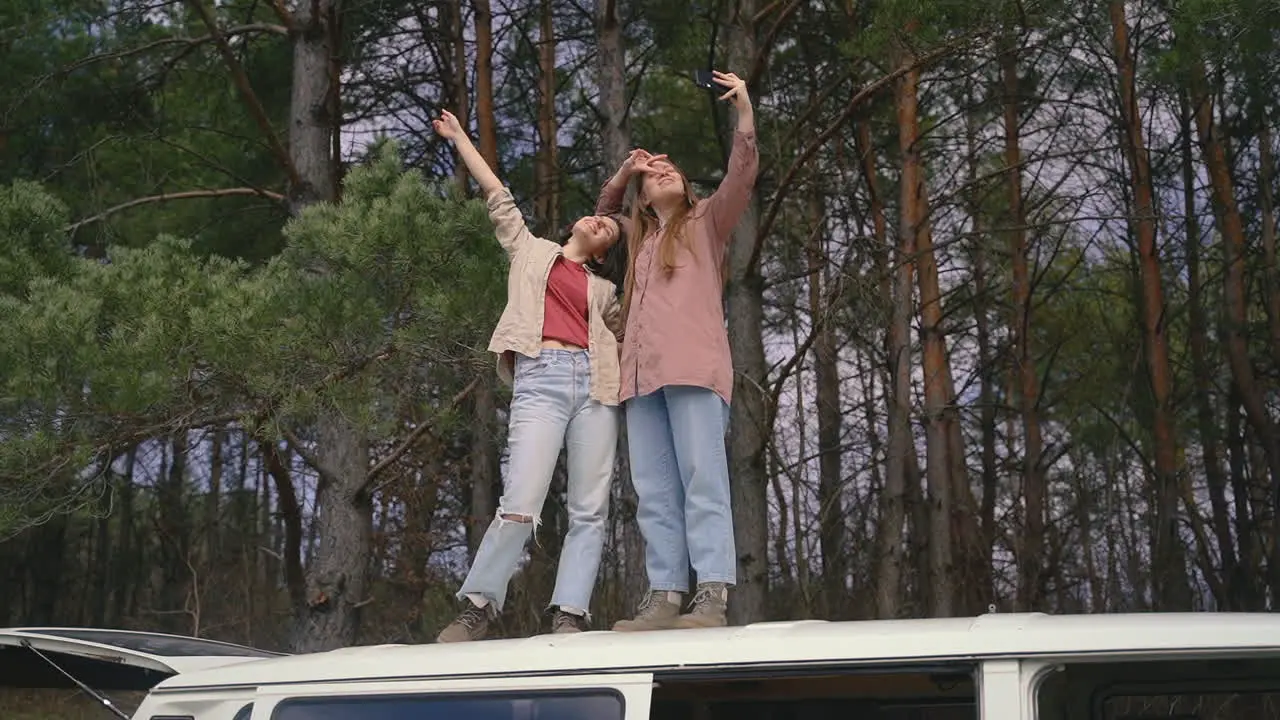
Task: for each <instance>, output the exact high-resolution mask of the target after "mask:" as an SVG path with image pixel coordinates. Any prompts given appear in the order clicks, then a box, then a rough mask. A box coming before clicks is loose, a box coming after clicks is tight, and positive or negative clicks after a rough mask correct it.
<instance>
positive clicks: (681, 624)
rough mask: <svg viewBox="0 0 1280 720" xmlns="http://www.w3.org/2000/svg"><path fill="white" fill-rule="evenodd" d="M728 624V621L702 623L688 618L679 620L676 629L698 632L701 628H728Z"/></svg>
mask: <svg viewBox="0 0 1280 720" xmlns="http://www.w3.org/2000/svg"><path fill="white" fill-rule="evenodd" d="M728 624H729V623H728V622H727V621H726V620H719V621H716V622H702V621H699V620H694V619H692V618H688V617H687V616H686V617H680V618H677V619H676V623H675V626H674V627H676V628H678V629H681V630H697V629H699V628H721V627H726V626H727V625H728Z"/></svg>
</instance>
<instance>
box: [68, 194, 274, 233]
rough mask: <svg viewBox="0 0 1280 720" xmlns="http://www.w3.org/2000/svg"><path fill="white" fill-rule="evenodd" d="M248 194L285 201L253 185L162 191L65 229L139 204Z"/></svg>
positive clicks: (121, 204) (94, 220) (118, 206)
mask: <svg viewBox="0 0 1280 720" xmlns="http://www.w3.org/2000/svg"><path fill="white" fill-rule="evenodd" d="M246 195H254V196H257V197H264V198H267V199H268V200H274V201H276V202H283V201H284V196H283V195H281V194H280V193H277V192H272V191H270V190H263V189H261V188H251V187H238V188H219V189H215V190H186V191H183V192H175V193H160V194H159V195H148V196H146V197H140V198H134V199H133V200H130V201H128V202H123V203H120V204H119V205H114V206H112V207H109V208H107V209H106V210H103V211H102V212H100V213H98V214H96V215H90V216H89V217H87V218H85V219H83V220H79V221H77V222H74V223H72V224H70V225H68V226H66V227H65V228H63V230H64V231H66V232H75V231H76V230H79V229H80V228H82V227H84V226H85V225H90V224H92V223H96V222H99V221H101V220H105V219H107V218H108V217H111V216H112V215H115V214H116V213H118V212H121V211H122V210H128V209H129V208H134V207H138V206H139V205H149V204H151V203H159V202H165V201H168V200H189V199H191V198H216V197H236V196H246Z"/></svg>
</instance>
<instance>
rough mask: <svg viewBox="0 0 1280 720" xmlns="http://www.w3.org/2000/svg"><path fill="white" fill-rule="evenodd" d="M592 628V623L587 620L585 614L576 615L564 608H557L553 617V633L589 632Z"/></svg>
mask: <svg viewBox="0 0 1280 720" xmlns="http://www.w3.org/2000/svg"><path fill="white" fill-rule="evenodd" d="M590 629H591V623H589V622H587V618H586V616H584V615H574V614H573V613H571V612H565V611H564V610H556V614H555V615H554V616H552V618H551V633H552V634H553V635H568V634H571V633H580V632H587V631H588V630H590Z"/></svg>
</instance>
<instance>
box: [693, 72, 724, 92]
mask: <svg viewBox="0 0 1280 720" xmlns="http://www.w3.org/2000/svg"><path fill="white" fill-rule="evenodd" d="M693 84H694V85H697V86H698V87H700V88H702V89H703V90H715V89H717V87H718V86H717V85H716V81H715V79H714V78H713V77H712V75H711V71H710V70H694V71H693Z"/></svg>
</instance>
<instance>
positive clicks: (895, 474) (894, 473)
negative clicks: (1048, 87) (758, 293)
mask: <svg viewBox="0 0 1280 720" xmlns="http://www.w3.org/2000/svg"><path fill="white" fill-rule="evenodd" d="M858 137H859V143H858V146H859V148H858V149H859V151H860V152H861V154H862V167H863V175H864V176H865V178H866V181H867V184H868V186H869V189H870V194H871V210H872V217H873V219H875V220H877V221H878V222H877V225H876V238H877V240H878V246H879V247H885V248H887V247H888V237H887V228H886V227H885V221H884V203H883V200H881V195H880V192H879V183H878V182H877V178H876V167H875V160H876V158H875V149H874V146H873V145H872V142H871V127H870V123H869V122H868V121H866V120H864V121H862V122H860V123H859V124H858ZM914 255H915V237H914V236H913V235H912V233H909V232H899V233H898V250H897V253H896V254H895V255H894V269H893V285H892V287H891V288H890V287H889V286H887V285H882V288H881V292H882V293H886V297H885V298H884V304H885V307H887V308H889V312H890V320H889V328H888V332H887V333H886V339H885V345H886V348H885V350H886V356H887V360H888V365H889V378H890V388H889V408H888V415H887V417H888V426H889V428H888V429H889V439H888V447H887V449H886V456H885V481H884V492H882V493H881V494H880V517H879V521H878V524H877V526H876V616H877V617H879V618H884V619H890V618H896V617H899V616H900V615H901V614H902V611H903V582H902V572H903V563H904V561H905V557H906V544H905V540H904V537H903V530H904V525H905V523H906V510H907V508H906V496H907V489H908V485H909V483H910V482H914V479H913V478H912V474H911V472H910V468H911V467H912V465H914V456H915V452H916V448H915V440H914V439H913V438H912V436H911V317H912V315H913V314H914V312H913V310H914V309H913V307H912V298H913V297H914V293H913V289H914V287H915V264H914V261H913V257H914ZM887 274H888V273H887V272H886V275H887ZM886 290H887V292H886ZM915 530H917V531H919V530H920V528H915Z"/></svg>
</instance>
